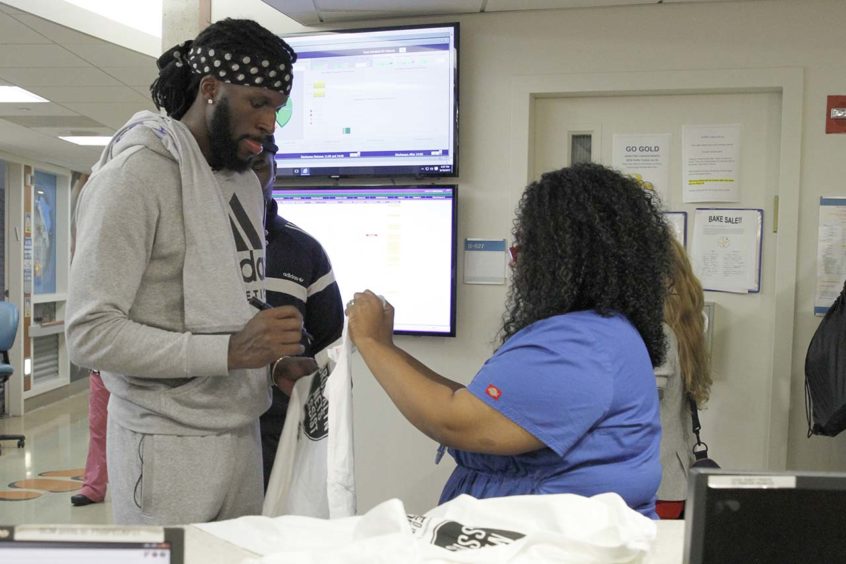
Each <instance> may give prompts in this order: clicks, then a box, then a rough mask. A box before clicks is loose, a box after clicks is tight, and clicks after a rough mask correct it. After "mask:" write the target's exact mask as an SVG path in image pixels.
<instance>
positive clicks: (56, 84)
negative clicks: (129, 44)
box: [0, 2, 156, 171]
mask: <svg viewBox="0 0 846 564" xmlns="http://www.w3.org/2000/svg"><path fill="white" fill-rule="evenodd" d="M155 77H156V64H155V59H154V58H153V57H150V56H148V55H143V54H141V53H138V52H136V51H131V50H129V49H126V48H124V47H120V46H118V45H115V44H113V43H108V42H106V41H103V40H101V39H97V38H95V37H92V36H90V35H85V34H83V33H79V32H77V31H74V30H72V29H69V28H67V27H63V26H61V25H58V24H55V23H53V22H50V21H47V20H45V19H42V18H39V17H37V16H34V15H32V14H29V13H27V12H24V11H21V10H19V9H17V8H13V7H11V6H9V5H8V4H5V3H2V2H0V85H14V86H20V87H22V88H25V89H26V90H29V91H30V92H34V93H35V94H38V95H39V96H41V97H43V98H46V99H48V100H50V103H48V104H44V103H41V104H8V103H7V104H2V103H0V152H6V153H11V154H12V155H16V156H19V157H23V158H25V159H31V160H33V161H38V162H48V163H50V164H54V165H57V166H60V167H65V168H70V169H73V170H80V171H84V170H88V168H90V166H91V165H92V164H93V163H94V162H95V161H96V160H97V158H98V157H99V155H100V152H101V151H102V147H80V146H77V145H74V144H72V143H68V142H67V141H62V140H61V139H59V138H58V136H59V135H111V134H113V133H114V132H115V129H116V128H118V127H120V126H121V125H123V124H124V123H125V122H126V120H127V118H129V116H131V115H132V114H133V113H135V112H137V111H139V110H142V109H153V105H152V101H151V100H150V94H149V90H148V89H149V86H150V83H152V82H153V80H154V79H155Z"/></svg>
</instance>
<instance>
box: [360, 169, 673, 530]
mask: <svg viewBox="0 0 846 564" xmlns="http://www.w3.org/2000/svg"><path fill="white" fill-rule="evenodd" d="M513 235H514V241H515V245H514V246H513V247H512V249H511V250H512V268H513V276H512V281H511V286H510V289H509V294H508V301H507V304H506V312H505V316H504V320H503V326H502V328H501V344H500V346H499V348H498V349H497V351H496V352H495V353H494V355H493V356H492V357H491V358H489V359H488V360H487V361H486V362H485V364H484V365H483V366H482V367H481V369H480V370H479V372H478V373H477V374H476V376H475V377H474V378H473V380H472V382H471V383H470V384H469V385H468V386H466V387H465V386H464V385H462V384H459V383H457V382H454V381H452V380H449V379H447V378H444V377H443V376H440V375H439V374H436V373H435V372H433V371H432V370H430V369H429V368H427V367H426V366H424V365H423V364H422V363H420V362H419V361H418V360H416V359H414V358H413V357H411V356H410V355H409V354H408V353H406V352H405V351H403V350H402V349H400V348H399V347H397V346H396V345H394V343H393V340H392V333H393V315H394V311H393V307H392V306H391V305H390V303H387V302H385V303H383V302H382V300H380V299H379V297H377V296H376V295H375V294H373V293H372V292H370V291H366V292H362V293H358V294H355V299H354V300H353V301H352V302H351V303H350V304H348V306H347V314H348V315H349V331H350V337H351V338H352V340H353V342H354V343H355V345H356V346H357V347H358V350H359V352H360V354H361V356H362V358H363V359H364V361H365V362H366V363H367V366H368V367H369V368H370V370H371V372H372V373H373V375H374V376H375V377H376V379H377V380H378V381H379V383H380V384H381V386H382V387H383V388H384V389H385V391H386V392H387V393H388V395H389V396H390V398H391V399H392V400H393V402H394V403H395V404H396V405H397V407H398V408H399V409H400V411H401V412H402V413H403V415H405V417H406V418H407V419H408V420H409V421H410V422H411V423H412V424H413V425H415V426H416V427H417V428H418V429H420V430H421V431H422V432H423V433H425V434H426V435H428V436H429V437H431V438H432V439H434V440H435V441H437V442H439V443H440V444H441V445H443V446H445V447H448V448H449V452H450V454H451V455H452V456H453V457H454V458H455V461H456V463H457V467H456V469H455V471H454V472H453V474H452V476H451V477H450V478H449V481H448V482H447V484H446V487H445V488H444V491H443V494H442V496H441V502H445V501H448V500H450V499H452V498H454V497H456V496H458V495H460V494H469V495H472V496H474V497H477V498H488V497H501V496H508V495H525V494H545V493H573V494H580V495H584V496H591V495H595V494H600V493H605V492H616V493H618V494H619V495H620V496H621V497H622V498H623V499H624V500H625V501H626V503H627V504H628V505H629V506H630V507H631V508H633V509H635V510H637V511H639V512H641V513H642V514H644V515H647V516H649V517H653V518H655V517H656V514H655V493H656V491H657V489H658V484H659V483H660V480H661V465H660V461H659V460H660V458H659V453H660V449H659V445H660V438H661V437H660V435H661V431H660V419H659V407H658V396H657V393H656V390H655V376H654V373H653V367H654V366H658V365H660V364H661V363H662V361H663V359H664V354H665V350H664V347H665V339H664V333H663V330H662V325H661V323H662V319H663V303H664V296H665V292H666V288H665V286H666V280H667V278H668V273H669V264H670V259H669V257H670V254H669V252H670V250H669V237H670V235H669V232H668V230H667V228H666V226H665V224H664V221H663V218H662V215H661V213H660V210H659V208H658V205H657V202H654V201H653V199H652V196H651V194H650V193H648V192H646V191H645V190H644V189H643V188H642V187H641V186H640V185H639V184H638V183H637V182H636V181H635V180H633V179H631V178H628V177H624V176H622V175H620V174H619V173H617V172H615V171H612V170H610V169H608V168H605V167H602V166H600V165H595V164H582V165H576V166H573V167H569V168H564V169H561V170H557V171H553V172H549V173H546V174H544V175H543V176H542V177H541V179H540V180H538V181H537V182H533V183H532V184H530V185H529V186H528V187H527V188H526V190H525V192H524V194H523V196H522V198H521V200H520V203H519V206H518V209H517V218H516V220H515V227H514V234H513Z"/></svg>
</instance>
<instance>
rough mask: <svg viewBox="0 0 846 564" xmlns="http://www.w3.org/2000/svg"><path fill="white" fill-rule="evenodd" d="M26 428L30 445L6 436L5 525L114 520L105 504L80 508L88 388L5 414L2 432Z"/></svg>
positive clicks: (2, 472)
mask: <svg viewBox="0 0 846 564" xmlns="http://www.w3.org/2000/svg"><path fill="white" fill-rule="evenodd" d="M4 433H23V434H24V435H26V445H25V447H24V448H17V443H16V442H15V441H0V449H2V453H0V524H3V525H17V524H23V523H29V524H36V523H37V524H58V523H79V524H110V523H111V507H110V503H109V496H108V494H107V495H106V501H105V502H104V503H96V504H92V505H88V506H86V507H74V506H72V505H71V502H70V497H71V496H72V495H74V494H75V493H76V492H77V491H78V490H79V488H80V487H81V486H82V473H83V467H84V466H85V456H86V453H87V451H88V392H84V393H79V394H76V395H73V396H70V397H68V398H65V399H63V400H60V401H57V402H54V403H52V404H50V405H47V406H44V407H40V408H37V409H34V410H32V411H30V412H28V413H27V414H26V415H24V416H23V417H3V418H0V434H4Z"/></svg>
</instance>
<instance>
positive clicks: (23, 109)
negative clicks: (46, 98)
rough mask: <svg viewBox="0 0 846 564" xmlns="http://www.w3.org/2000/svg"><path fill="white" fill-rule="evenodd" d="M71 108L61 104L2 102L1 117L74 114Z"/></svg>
mask: <svg viewBox="0 0 846 564" xmlns="http://www.w3.org/2000/svg"><path fill="white" fill-rule="evenodd" d="M73 115H76V112H74V111H73V110H71V109H68V108H67V107H65V106H63V105H59V104H53V103H46V104H44V103H41V104H0V118H2V117H3V116H73Z"/></svg>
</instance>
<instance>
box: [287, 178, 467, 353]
mask: <svg viewBox="0 0 846 564" xmlns="http://www.w3.org/2000/svg"><path fill="white" fill-rule="evenodd" d="M273 198H274V199H275V200H276V201H277V203H278V204H279V215H281V216H282V217H283V218H285V219H286V220H288V221H290V222H291V223H293V224H295V225H296V226H298V227H300V228H301V229H303V230H304V231H306V232H308V233H309V234H311V235H312V236H313V237H315V238H316V239H317V240H318V241H320V243H321V244H322V245H323V247H324V249H326V253H327V254H328V255H329V260H330V261H331V262H332V269H333V271H334V273H335V279H336V280H337V281H338V286H339V287H340V290H341V296H342V298H343V300H344V303H346V302H347V301H349V300H351V299H352V297H353V294H354V293H355V292H360V291H363V290H365V289H370V290H372V291H373V292H375V293H376V294H380V295H382V296H384V297H385V299H387V300H388V301H389V302H391V304H393V306H394V308H395V310H396V313H395V317H394V332H395V333H397V334H407V335H437V336H449V337H452V336H455V291H456V217H457V213H456V212H457V210H456V208H457V206H456V203H457V187H456V186H454V185H449V186H421V185H405V186H342V187H337V186H336V187H299V188H285V189H278V188H277V189H275V190H274V191H273Z"/></svg>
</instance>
